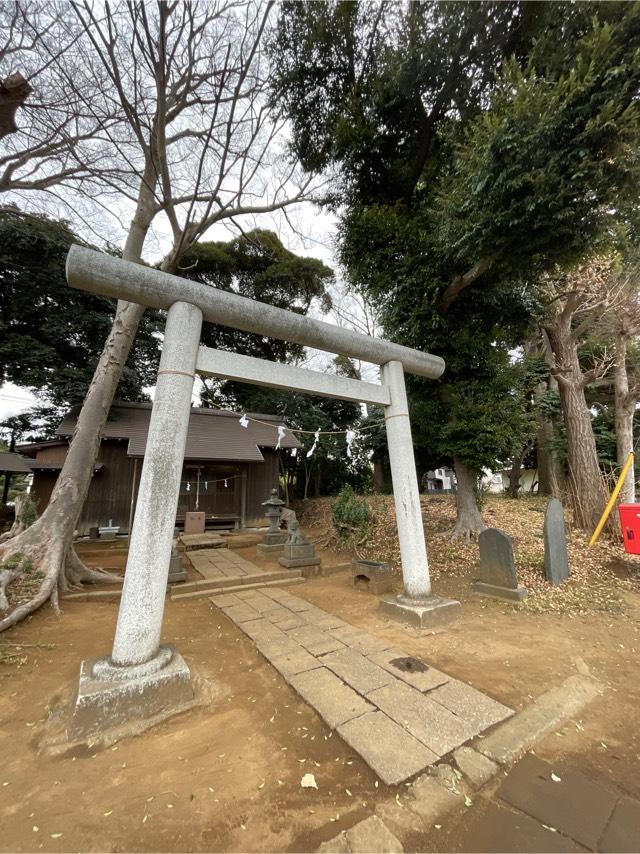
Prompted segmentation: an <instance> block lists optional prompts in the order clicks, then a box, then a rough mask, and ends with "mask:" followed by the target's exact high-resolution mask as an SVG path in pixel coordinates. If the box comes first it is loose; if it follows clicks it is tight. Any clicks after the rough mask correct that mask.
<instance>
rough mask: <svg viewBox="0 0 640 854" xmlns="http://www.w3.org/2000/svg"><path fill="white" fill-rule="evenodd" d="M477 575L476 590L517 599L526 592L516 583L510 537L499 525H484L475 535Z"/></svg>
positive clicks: (483, 593)
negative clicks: (477, 553)
mask: <svg viewBox="0 0 640 854" xmlns="http://www.w3.org/2000/svg"><path fill="white" fill-rule="evenodd" d="M478 545H479V546H480V578H479V580H478V581H476V582H475V583H474V585H473V589H474V590H475V591H476V593H481V594H482V595H483V596H495V597H497V598H499V599H510V600H513V601H516V602H519V601H520V600H521V599H524V598H525V596H526V595H527V591H526V589H525V588H524V587H519V586H518V579H517V576H516V564H515V560H514V558H513V543H512V542H511V537H510V536H509V535H508V534H505V532H504V531H501V530H499V529H498V528H487V529H486V530H485V531H482V533H481V534H480V536H479V537H478Z"/></svg>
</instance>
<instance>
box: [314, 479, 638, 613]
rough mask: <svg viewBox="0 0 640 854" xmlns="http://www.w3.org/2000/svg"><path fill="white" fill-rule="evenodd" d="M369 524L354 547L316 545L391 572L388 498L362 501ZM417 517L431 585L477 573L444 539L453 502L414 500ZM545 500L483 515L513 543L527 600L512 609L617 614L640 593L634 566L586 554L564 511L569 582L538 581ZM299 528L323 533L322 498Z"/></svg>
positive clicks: (488, 509) (620, 556)
mask: <svg viewBox="0 0 640 854" xmlns="http://www.w3.org/2000/svg"><path fill="white" fill-rule="evenodd" d="M368 500H369V502H370V504H371V507H372V510H373V520H374V521H373V525H372V527H371V529H370V531H369V534H368V536H367V538H366V540H365V541H364V542H363V543H361V545H359V546H355V547H354V545H353V543H345V542H344V541H339V540H338V539H337V538H336V537H335V535H332V536H326V537H324V538H323V539H324V542H323V543H322V545H323V546H325V547H327V548H329V549H332V548H333V549H335V550H339V549H340V550H344V548H345V545H346V546H349V547H351V548H352V550H353V551H354V552H355V553H356V554H357V555H358V556H359V557H363V558H368V559H371V560H381V561H387V562H389V563H391V564H392V565H393V566H394V567H396V568H397V569H398V570H399V567H400V552H399V546H398V537H397V533H396V525H395V510H394V507H393V498H392V497H390V496H382V495H375V496H370V497H369V499H368ZM421 501H422V517H423V520H424V528H425V535H426V538H427V546H428V549H429V562H430V568H431V574H432V577H433V579H434V581H436V582H437V581H438V580H439V579H444V578H447V577H449V578H452V577H457V578H466V577H468V578H469V580H471V579H472V578H473V577H475V575H476V574H477V563H478V545H477V542H472V543H470V544H466V543H461V542H454V543H452V542H451V540H450V532H451V530H452V528H453V524H454V522H455V516H456V513H455V498H453V497H452V496H422V499H421ZM546 505H547V499H546V498H538V497H536V496H527V497H524V498H520V499H518V500H514V499H511V498H507V497H505V496H501V495H500V496H499V495H490V496H489V497H488V498H487V500H486V503H485V506H484V508H483V518H484V521H485V523H486V524H487V525H489V526H490V527H495V528H500V529H502V530H503V531H505V532H506V533H508V534H509V535H510V536H511V537H512V539H513V548H514V554H515V558H516V566H517V570H518V580H519V583H520V584H522V585H524V586H525V587H526V588H527V589H528V590H529V597H528V598H527V599H526V600H525V601H524V602H523V603H522V604H520V605H514V606H513V607H517V608H521V609H523V610H530V611H535V612H542V611H557V612H563V613H568V614H576V613H589V612H596V611H607V612H618V611H620V610H622V606H623V601H624V598H623V597H624V592H625V591H626V590H630V589H636V590H637V589H638V588H639V587H640V560H639V559H638V558H635V557H634V556H632V555H627V554H626V553H625V551H624V549H623V547H622V543H617V542H616V543H613V542H605V541H603V542H601V543H598V544H597V545H596V546H595V547H594V548H592V549H589V548H588V547H587V542H588V539H589V538H588V536H587V535H586V534H585V533H584V532H582V531H580V530H578V529H575V528H573V526H572V524H571V518H570V511H566V518H567V539H568V548H569V580H568V581H567V582H566V583H565V584H563V585H561V586H559V587H553V586H552V585H550V584H549V583H548V582H547V580H546V579H545V576H544V542H543V538H542V528H543V523H544V511H545V508H546ZM297 510H298V516H299V518H300V520H301V523H302V524H303V526H305V527H306V528H312V529H313V528H316V529H322V530H323V531H331V511H330V499H326V498H322V499H311V500H309V501H307V502H304V504H301V505H300V506H299V507H298V508H297Z"/></svg>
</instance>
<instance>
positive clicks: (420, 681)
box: [367, 648, 450, 693]
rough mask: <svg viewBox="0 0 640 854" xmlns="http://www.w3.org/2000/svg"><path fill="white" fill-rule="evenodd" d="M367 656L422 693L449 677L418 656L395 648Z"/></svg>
mask: <svg viewBox="0 0 640 854" xmlns="http://www.w3.org/2000/svg"><path fill="white" fill-rule="evenodd" d="M367 658H369V659H370V660H371V661H373V662H374V663H375V664H378V665H380V667H384V669H385V670H388V671H389V673H391V674H392V675H393V676H395V677H396V678H398V679H401V680H402V681H403V682H406V683H407V685H411V686H412V687H413V688H416V689H417V690H418V691H422V692H423V693H425V692H427V691H431V690H432V689H433V688H437V687H438V685H444V683H445V682H448V681H449V678H450V677H449V676H447V674H446V673H441V672H440V671H439V670H436V669H435V667H430V666H429V665H428V664H425V662H424V661H421V660H420V659H419V658H415V657H414V656H410V655H407V653H406V652H403V651H402V650H401V649H397V648H392V649H387V650H385V651H384V652H374V653H372V654H370V655H367Z"/></svg>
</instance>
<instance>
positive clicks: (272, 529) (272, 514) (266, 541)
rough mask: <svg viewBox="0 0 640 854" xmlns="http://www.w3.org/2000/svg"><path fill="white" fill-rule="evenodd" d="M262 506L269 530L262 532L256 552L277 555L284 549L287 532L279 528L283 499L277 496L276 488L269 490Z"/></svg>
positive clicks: (262, 554)
mask: <svg viewBox="0 0 640 854" xmlns="http://www.w3.org/2000/svg"><path fill="white" fill-rule="evenodd" d="M262 506H263V507H266V510H265V514H264V515H265V516H266V517H267V519H268V520H269V530H268V531H267V532H266V534H263V536H262V542H261V543H259V544H258V547H257V552H258V554H259V555H260V556H261V557H278V556H279V555H281V554H282V553H283V551H284V543H285V541H286V539H287V532H286V531H281V530H280V514H281V513H282V508H283V506H284V501H283V500H282V499H281V498H279V496H278V490H277V489H272V490H271V494H270V495H269V498H267V500H266V501H263V502H262Z"/></svg>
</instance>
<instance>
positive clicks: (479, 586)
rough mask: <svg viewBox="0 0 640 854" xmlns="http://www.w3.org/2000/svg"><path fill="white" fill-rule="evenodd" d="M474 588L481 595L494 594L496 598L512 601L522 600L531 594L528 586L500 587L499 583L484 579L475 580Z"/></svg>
mask: <svg viewBox="0 0 640 854" xmlns="http://www.w3.org/2000/svg"><path fill="white" fill-rule="evenodd" d="M473 589H474V592H475V593H479V594H480V595H481V596H492V597H493V598H494V599H508V600H509V601H510V602H521V601H522V600H523V599H526V598H527V596H528V595H529V591H528V590H527V588H526V587H515V588H514V587H500V586H498V585H497V584H487V583H486V582H484V581H474V582H473Z"/></svg>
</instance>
